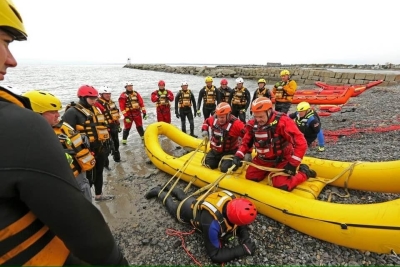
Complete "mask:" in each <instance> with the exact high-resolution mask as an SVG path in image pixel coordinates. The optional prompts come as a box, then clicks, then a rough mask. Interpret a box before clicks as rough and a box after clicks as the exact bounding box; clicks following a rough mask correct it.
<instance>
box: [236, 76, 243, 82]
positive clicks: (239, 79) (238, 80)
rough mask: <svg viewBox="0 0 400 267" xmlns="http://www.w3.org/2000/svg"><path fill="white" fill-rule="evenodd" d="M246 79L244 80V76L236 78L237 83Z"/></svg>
mask: <svg viewBox="0 0 400 267" xmlns="http://www.w3.org/2000/svg"><path fill="white" fill-rule="evenodd" d="M243 82H244V81H243V78H242V77H239V78H237V79H236V83H243Z"/></svg>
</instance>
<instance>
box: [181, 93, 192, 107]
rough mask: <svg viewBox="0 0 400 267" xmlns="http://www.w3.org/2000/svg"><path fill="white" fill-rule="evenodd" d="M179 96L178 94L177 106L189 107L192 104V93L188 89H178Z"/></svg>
mask: <svg viewBox="0 0 400 267" xmlns="http://www.w3.org/2000/svg"><path fill="white" fill-rule="evenodd" d="M180 93H181V94H180V96H179V107H180V108H183V107H191V106H192V93H191V92H190V90H189V89H187V90H186V91H185V90H180Z"/></svg>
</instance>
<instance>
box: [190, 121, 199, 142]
mask: <svg viewBox="0 0 400 267" xmlns="http://www.w3.org/2000/svg"><path fill="white" fill-rule="evenodd" d="M189 123H190V135H191V136H193V137H194V138H197V135H194V122H193V120H190V121H189Z"/></svg>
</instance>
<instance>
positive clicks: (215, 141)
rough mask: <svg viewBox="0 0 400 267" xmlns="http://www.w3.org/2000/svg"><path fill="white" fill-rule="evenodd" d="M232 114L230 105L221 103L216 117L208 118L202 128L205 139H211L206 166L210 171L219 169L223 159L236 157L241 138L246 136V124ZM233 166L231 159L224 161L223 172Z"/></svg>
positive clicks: (216, 110)
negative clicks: (231, 156) (230, 156)
mask: <svg viewBox="0 0 400 267" xmlns="http://www.w3.org/2000/svg"><path fill="white" fill-rule="evenodd" d="M231 112H232V108H231V106H230V105H229V104H228V103H226V102H222V103H219V104H218V106H217V107H216V109H215V114H214V116H212V117H209V118H207V119H206V120H205V121H204V122H203V126H202V127H201V131H202V136H203V138H209V139H210V147H211V150H210V151H209V152H208V153H207V155H206V158H205V164H206V165H207V167H209V168H210V169H216V168H218V165H219V163H220V161H221V159H222V157H224V156H226V155H234V154H235V153H236V151H237V149H238V147H239V137H240V138H243V136H244V133H245V125H244V123H243V122H242V121H241V120H239V119H238V118H236V117H235V116H233V115H232V114H231ZM209 135H210V136H209ZM232 165H233V163H232V160H231V159H224V160H222V161H221V165H220V170H221V172H227V171H228V169H229V168H230V167H232Z"/></svg>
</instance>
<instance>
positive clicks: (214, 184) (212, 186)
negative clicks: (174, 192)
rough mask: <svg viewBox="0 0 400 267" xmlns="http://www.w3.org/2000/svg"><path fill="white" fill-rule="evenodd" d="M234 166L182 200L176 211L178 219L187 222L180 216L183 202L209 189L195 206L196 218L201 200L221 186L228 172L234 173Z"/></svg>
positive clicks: (194, 215)
mask: <svg viewBox="0 0 400 267" xmlns="http://www.w3.org/2000/svg"><path fill="white" fill-rule="evenodd" d="M234 168H235V165H233V166H232V167H230V168H229V169H228V170H227V172H226V173H222V174H221V175H220V176H219V177H218V178H217V179H216V180H215V181H214V182H212V183H210V184H208V185H205V186H203V187H201V188H199V189H198V190H197V191H196V192H194V193H192V194H191V195H189V196H188V197H186V198H185V199H184V200H182V201H181V202H180V203H179V205H178V208H177V211H176V218H177V219H178V221H180V222H182V223H185V222H184V221H183V220H182V219H181V216H180V214H181V208H182V205H183V203H184V202H185V201H186V200H187V199H189V198H190V197H192V196H196V195H199V194H201V193H203V192H204V191H206V190H207V192H206V193H205V194H203V195H202V196H201V197H200V198H199V199H198V200H197V201H196V203H195V204H194V206H193V218H196V215H197V207H198V205H199V203H201V202H202V201H203V200H204V199H205V198H206V196H208V195H209V194H210V193H211V191H213V192H214V191H216V190H217V188H218V186H219V183H220V181H221V180H222V179H224V178H225V176H227V175H228V174H232V173H233V169H234Z"/></svg>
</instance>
